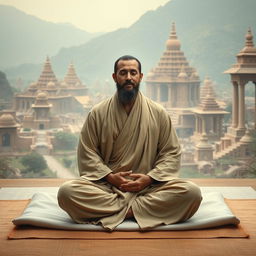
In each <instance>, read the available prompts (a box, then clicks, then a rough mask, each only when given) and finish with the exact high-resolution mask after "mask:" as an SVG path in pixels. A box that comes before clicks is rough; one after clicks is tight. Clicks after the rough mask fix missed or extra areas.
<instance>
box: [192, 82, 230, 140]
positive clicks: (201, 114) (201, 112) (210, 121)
mask: <svg viewBox="0 0 256 256" xmlns="http://www.w3.org/2000/svg"><path fill="white" fill-rule="evenodd" d="M202 89H203V90H202V91H201V103H200V104H199V105H198V107H197V108H195V109H194V111H193V112H194V113H195V117H196V128H195V132H194V136H193V139H195V140H199V139H200V137H201V136H202V135H203V134H205V136H207V139H208V140H209V141H217V140H219V139H220V138H221V137H222V136H223V131H222V127H223V117H224V115H225V114H228V112H227V111H224V110H222V109H221V108H220V106H219V105H218V103H217V102H216V99H215V92H214V89H213V86H212V82H211V80H210V79H209V78H208V77H207V78H206V79H205V81H204V86H203V87H202Z"/></svg>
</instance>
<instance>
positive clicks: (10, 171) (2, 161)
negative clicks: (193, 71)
mask: <svg viewBox="0 0 256 256" xmlns="http://www.w3.org/2000/svg"><path fill="white" fill-rule="evenodd" d="M20 176H21V175H20V170H19V169H18V168H15V167H12V166H11V164H10V159H9V158H6V157H0V178H1V179H6V178H19V177H20Z"/></svg>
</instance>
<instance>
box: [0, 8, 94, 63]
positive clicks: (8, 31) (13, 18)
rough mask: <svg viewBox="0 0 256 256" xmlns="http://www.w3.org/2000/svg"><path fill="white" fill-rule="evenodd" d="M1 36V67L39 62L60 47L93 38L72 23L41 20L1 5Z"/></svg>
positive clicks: (55, 52) (53, 53) (78, 43)
mask: <svg viewBox="0 0 256 256" xmlns="http://www.w3.org/2000/svg"><path fill="white" fill-rule="evenodd" d="M0 34H1V44H0V55H1V59H0V67H2V68H3V67H4V68H7V67H9V66H17V65H20V64H23V63H41V62H42V59H44V58H45V57H46V55H55V54H57V52H58V51H59V50H60V48H61V47H70V46H74V45H80V44H82V43H85V42H87V41H88V40H90V39H91V38H92V37H93V36H95V34H91V33H88V32H86V31H84V30H81V29H79V28H76V27H75V26H73V25H71V24H68V23H53V22H48V21H44V20H41V19H39V18H37V17H35V16H32V15H29V14H26V13H24V12H22V11H20V10H18V9H16V8H14V7H11V6H7V5H0Z"/></svg>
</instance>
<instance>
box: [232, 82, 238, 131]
mask: <svg viewBox="0 0 256 256" xmlns="http://www.w3.org/2000/svg"><path fill="white" fill-rule="evenodd" d="M237 125H238V84H237V82H233V104H232V127H233V128H236V127H237Z"/></svg>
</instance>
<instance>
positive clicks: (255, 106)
mask: <svg viewBox="0 0 256 256" xmlns="http://www.w3.org/2000/svg"><path fill="white" fill-rule="evenodd" d="M253 83H254V85H255V86H254V93H255V94H254V129H255V130H256V82H253Z"/></svg>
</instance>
